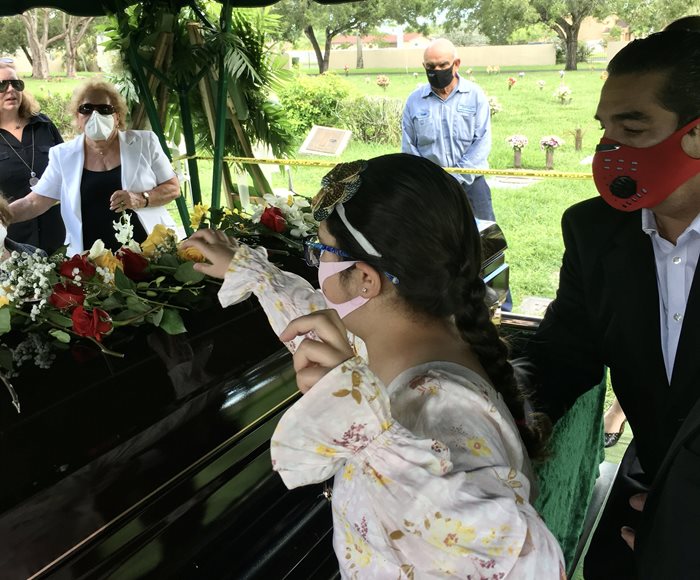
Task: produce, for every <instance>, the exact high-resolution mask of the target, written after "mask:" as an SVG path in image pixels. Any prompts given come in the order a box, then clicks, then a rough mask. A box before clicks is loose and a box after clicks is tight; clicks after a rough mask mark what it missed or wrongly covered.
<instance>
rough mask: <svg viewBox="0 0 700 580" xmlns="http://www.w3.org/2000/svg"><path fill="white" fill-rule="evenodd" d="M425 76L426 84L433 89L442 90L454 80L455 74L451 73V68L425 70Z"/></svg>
mask: <svg viewBox="0 0 700 580" xmlns="http://www.w3.org/2000/svg"><path fill="white" fill-rule="evenodd" d="M425 74H426V75H427V76H428V82H429V83H430V86H431V87H433V88H434V89H444V88H445V87H446V86H447V85H449V84H450V83H451V82H452V79H453V78H455V73H454V72H452V67H450V68H446V69H442V70H427V71H425Z"/></svg>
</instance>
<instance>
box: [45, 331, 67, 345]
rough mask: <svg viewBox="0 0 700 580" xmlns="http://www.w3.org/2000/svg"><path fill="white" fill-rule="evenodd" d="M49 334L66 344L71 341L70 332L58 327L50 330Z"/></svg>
mask: <svg viewBox="0 0 700 580" xmlns="http://www.w3.org/2000/svg"><path fill="white" fill-rule="evenodd" d="M49 334H50V335H51V336H53V337H54V338H55V339H56V340H58V341H59V342H62V343H64V344H68V343H69V342H70V334H68V333H67V332H65V331H63V330H59V329H58V328H52V329H51V330H49Z"/></svg>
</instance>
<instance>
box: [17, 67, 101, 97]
mask: <svg viewBox="0 0 700 580" xmlns="http://www.w3.org/2000/svg"><path fill="white" fill-rule="evenodd" d="M29 74H30V73H27V74H24V73H20V76H21V77H22V80H23V81H24V84H25V87H26V90H27V91H29V92H30V93H32V94H33V95H42V94H59V95H71V94H72V93H73V90H74V89H75V88H76V87H77V86H78V85H80V84H81V83H83V82H85V81H86V80H87V79H89V78H94V77H96V76H100V75H99V74H97V73H89V72H79V73H78V76H77V77H75V78H72V79H69V78H67V77H66V76H64V75H55V76H52V77H50V78H49V79H47V80H40V79H33V78H32V77H31V76H29Z"/></svg>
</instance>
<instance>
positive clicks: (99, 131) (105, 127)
mask: <svg viewBox="0 0 700 580" xmlns="http://www.w3.org/2000/svg"><path fill="white" fill-rule="evenodd" d="M112 131H114V115H100V114H99V113H98V112H97V111H93V112H92V115H90V118H89V119H88V122H87V123H85V136H86V137H89V138H90V139H92V140H93V141H105V140H106V139H107V138H108V137H109V136H110V135H111V134H112Z"/></svg>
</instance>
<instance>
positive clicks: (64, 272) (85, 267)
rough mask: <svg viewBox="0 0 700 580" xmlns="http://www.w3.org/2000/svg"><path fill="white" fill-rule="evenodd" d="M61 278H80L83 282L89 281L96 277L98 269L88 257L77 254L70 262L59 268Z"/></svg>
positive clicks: (62, 264) (67, 261) (63, 263)
mask: <svg viewBox="0 0 700 580" xmlns="http://www.w3.org/2000/svg"><path fill="white" fill-rule="evenodd" d="M58 271H59V272H60V274H61V276H65V277H66V278H70V279H71V280H73V279H75V277H76V276H80V278H81V280H89V279H90V278H92V277H93V276H94V275H95V272H96V269H95V266H94V264H92V262H90V261H89V260H88V259H87V256H81V255H80V254H76V255H75V256H73V257H72V258H71V259H70V260H66V261H65V262H62V263H61V264H60V266H59V267H58Z"/></svg>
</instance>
